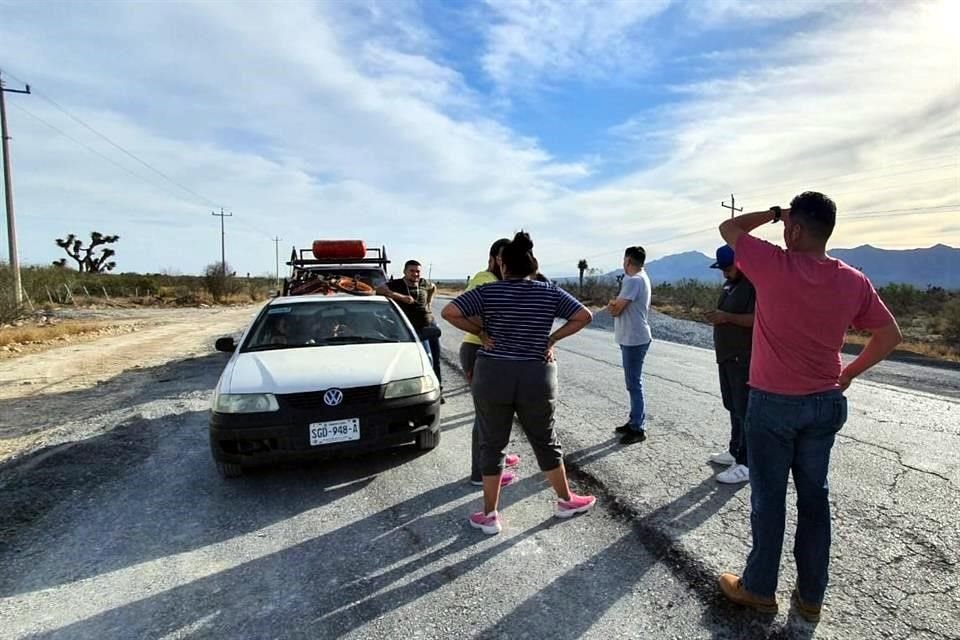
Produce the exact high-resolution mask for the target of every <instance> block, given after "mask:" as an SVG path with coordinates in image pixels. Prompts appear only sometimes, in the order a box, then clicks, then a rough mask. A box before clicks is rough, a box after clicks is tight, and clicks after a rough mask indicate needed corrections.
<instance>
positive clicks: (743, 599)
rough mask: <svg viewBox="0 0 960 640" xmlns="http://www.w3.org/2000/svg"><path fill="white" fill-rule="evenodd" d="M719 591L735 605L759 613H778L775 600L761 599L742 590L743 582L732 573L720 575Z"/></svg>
mask: <svg viewBox="0 0 960 640" xmlns="http://www.w3.org/2000/svg"><path fill="white" fill-rule="evenodd" d="M720 591H722V592H723V595H725V596H726V597H727V599H728V600H732V601H733V602H736V603H737V604H742V605H743V606H745V607H750V608H751V609H754V610H756V611H759V612H760V613H769V614H775V613H777V611H778V607H777V599H776V598H761V597H760V596H756V595H754V594H752V593H750V592H749V591H747V590H746V589H744V588H743V581H742V580H741V579H740V577H739V576H735V575H733V574H732V573H721V574H720Z"/></svg>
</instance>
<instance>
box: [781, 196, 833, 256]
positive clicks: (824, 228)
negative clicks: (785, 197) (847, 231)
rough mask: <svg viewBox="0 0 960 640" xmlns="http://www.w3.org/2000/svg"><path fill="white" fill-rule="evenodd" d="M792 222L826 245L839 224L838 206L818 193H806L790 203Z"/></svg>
mask: <svg viewBox="0 0 960 640" xmlns="http://www.w3.org/2000/svg"><path fill="white" fill-rule="evenodd" d="M790 221H791V222H793V223H796V224H799V225H800V226H801V227H803V228H804V229H806V230H807V233H809V234H810V235H811V236H813V237H814V238H816V239H817V240H822V241H823V242H824V243H826V241H827V240H829V239H830V236H831V234H833V228H834V227H835V226H836V224H837V205H836V204H834V202H833V200H831V199H830V198H828V197H827V196H825V195H823V194H822V193H819V192H817V191H804V192H803V193H801V194H800V195H798V196H797V197H796V198H794V199H793V200H791V201H790Z"/></svg>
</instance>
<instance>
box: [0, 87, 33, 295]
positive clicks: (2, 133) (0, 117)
mask: <svg viewBox="0 0 960 640" xmlns="http://www.w3.org/2000/svg"><path fill="white" fill-rule="evenodd" d="M4 93H30V85H26V88H25V89H7V88H6V87H4V86H3V74H2V73H0V138H2V144H0V146H2V147H3V193H4V196H5V198H4V199H5V200H6V205H7V248H8V249H9V251H10V270H11V271H12V272H13V301H14V303H15V304H16V306H17V308H18V309H19V308H20V305H21V304H23V286H22V285H21V284H20V253H19V252H18V251H17V225H16V217H15V216H14V213H13V172H12V170H11V169H10V135H9V134H8V133H7V103H6V101H5V100H4V97H3V94H4Z"/></svg>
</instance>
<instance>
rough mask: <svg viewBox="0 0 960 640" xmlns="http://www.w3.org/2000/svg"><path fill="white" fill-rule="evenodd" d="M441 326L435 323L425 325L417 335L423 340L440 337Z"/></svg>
mask: <svg viewBox="0 0 960 640" xmlns="http://www.w3.org/2000/svg"><path fill="white" fill-rule="evenodd" d="M440 333H441V332H440V327H435V326H433V325H430V326H427V327H424V328H423V329H420V331H418V332H417V337H418V338H420V339H421V340H433V339H436V338H439V337H440Z"/></svg>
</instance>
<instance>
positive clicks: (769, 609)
mask: <svg viewBox="0 0 960 640" xmlns="http://www.w3.org/2000/svg"><path fill="white" fill-rule="evenodd" d="M836 219H837V209H836V205H835V204H834V203H833V201H832V200H831V199H830V198H828V197H827V196H825V195H823V194H822V193H816V192H812V191H807V192H805V193H802V194H800V195H799V196H797V197H796V198H794V199H793V201H792V202H791V203H790V208H789V209H783V210H781V209H780V208H779V207H771V208H770V210H769V211H761V212H758V213H748V214H744V215H741V216H737V217H736V218H732V219H730V220H726V221H725V222H724V223H723V224H721V225H720V235H722V236H723V239H724V241H726V243H727V244H728V245H730V247H732V248H733V249H734V250H735V251H736V264H737V268H738V269H740V271H742V272H743V273H744V274H746V276H747V277H748V278H750V281H751V282H753V284H754V287H755V288H756V291H757V301H756V311H755V317H754V326H753V357H752V359H751V363H750V389H751V390H750V399H749V403H748V407H747V415H746V421H745V423H746V433H747V455H748V458H749V460H748V464H749V468H750V482H751V499H750V501H751V513H750V524H751V528H752V532H753V548H752V549H751V550H750V555H749V556H748V557H747V564H746V568H745V569H744V572H743V577H742V579H741V578H740V577H738V576H736V575H733V574H730V573H724V574H722V575H721V576H720V588H721V590H722V591H723V593H724V595H725V596H726V597H727V598H729V599H730V600H733V601H734V602H737V603H739V604H743V605H746V606H749V607H752V608H754V609H756V610H759V611H762V612H765V613H776V611H777V600H776V591H777V578H778V576H779V572H780V555H781V551H782V549H783V531H784V521H785V518H786V494H787V477H788V475H789V474H790V472H791V471H792V472H793V483H794V486H795V487H796V491H797V532H796V542H795V544H794V548H793V555H794V559H795V560H796V563H797V584H796V586H795V588H794V590H793V594H792V597H791V600H792V602H793V605H794V607H795V609H796V611H797V612H798V613H799V614H800V615H801V616H803V617H804V618H805V619H807V620H808V621H811V622H815V621H817V620H819V619H820V608H821V605H822V603H823V596H824V593H825V591H826V588H827V578H828V575H827V566H828V564H829V559H830V504H829V501H828V489H827V472H828V469H829V465H830V450H831V449H832V447H833V441H834V437H835V434H836V433H837V431H839V430H840V428H841V427H842V426H843V424H844V422H845V421H846V419H847V400H846V398H845V397H844V396H843V392H844V391H845V390H846V389H847V387H849V386H850V383H851V381H853V379H855V378H856V377H857V376H859V375H860V374H862V373H863V372H864V371H866V370H867V369H869V368H870V367H872V366H873V365H875V364H877V363H878V362H880V361H881V360H883V359H884V358H885V357H887V355H889V354H890V352H891V351H893V349H894V347H896V346H897V344H899V343H900V340H901V334H900V328H899V327H898V326H897V322H896V320H894V318H893V316H892V315H891V314H890V311H888V310H887V307H886V306H885V305H884V304H883V301H882V300H881V299H880V296H878V295H877V292H876V290H874V288H873V285H872V284H870V281H869V280H868V279H867V277H866V276H865V275H864V274H862V273H861V272H860V271H858V270H856V269H854V268H853V267H850V266H848V265H846V264H844V263H843V262H842V261H840V260H835V259H833V258H831V257H829V256H828V255H827V253H826V246H827V240H828V239H829V238H830V235H831V234H832V233H833V228H834V225H835V224H836ZM780 221H782V222H783V241H784V244H786V247H787V248H786V250H784V249H781V248H780V247H778V246H776V245H773V244H770V243H769V242H765V241H763V240H760V239H758V238H755V237H754V236H752V235H750V232H751V231H753V230H754V229H756V228H757V227H759V226H760V225H763V224H768V223H771V222H774V223H776V222H780ZM849 327H853V328H855V329H861V330H866V331H868V332H869V333H870V334H871V337H870V341H869V342H868V343H867V346H866V347H865V348H864V349H863V351H861V352H860V355H859V356H858V357H857V358H856V359H855V360H854V361H853V362H851V363H850V364H849V365H847V366H846V367H845V368H844V367H843V363H842V361H841V359H840V348H841V347H842V346H843V342H844V337H845V335H846V331H847V329H848V328H849Z"/></svg>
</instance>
